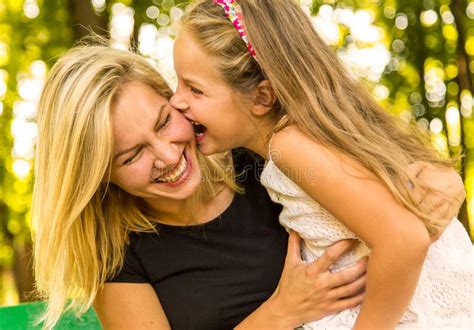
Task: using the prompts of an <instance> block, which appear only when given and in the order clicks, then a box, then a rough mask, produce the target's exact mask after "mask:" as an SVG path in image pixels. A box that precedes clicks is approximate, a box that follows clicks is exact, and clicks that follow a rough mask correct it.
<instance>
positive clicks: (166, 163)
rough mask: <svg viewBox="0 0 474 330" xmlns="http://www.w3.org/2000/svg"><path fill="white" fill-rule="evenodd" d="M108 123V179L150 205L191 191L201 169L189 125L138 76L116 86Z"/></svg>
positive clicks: (197, 182)
mask: <svg viewBox="0 0 474 330" xmlns="http://www.w3.org/2000/svg"><path fill="white" fill-rule="evenodd" d="M112 126H113V136H114V154H113V165H112V172H111V181H112V182H113V183H114V184H116V185H117V186H119V187H120V188H122V189H123V190H125V191H126V192H128V193H129V194H131V195H133V196H137V197H141V198H144V199H145V200H147V201H148V202H150V204H152V205H157V203H158V204H159V203H163V202H164V203H169V202H170V201H171V200H174V201H176V200H185V199H187V198H188V197H190V196H191V195H192V194H193V193H194V192H195V191H196V189H197V187H198V186H199V183H200V181H201V174H200V169H199V165H198V162H197V157H196V144H195V140H194V134H193V129H192V126H191V124H190V123H189V122H188V121H187V120H186V119H185V118H184V117H183V116H182V115H181V114H180V113H179V112H178V111H177V110H175V109H173V108H172V107H171V106H170V104H169V103H168V101H167V100H166V99H165V98H164V97H162V96H160V95H159V94H158V93H157V92H156V91H155V90H154V89H153V88H151V87H150V86H148V85H146V84H144V83H141V82H138V81H135V82H129V83H126V84H125V85H124V86H122V90H121V93H120V95H119V98H118V100H117V101H116V102H115V104H114V106H113V108H112ZM163 205H164V204H163Z"/></svg>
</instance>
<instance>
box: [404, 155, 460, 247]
mask: <svg viewBox="0 0 474 330" xmlns="http://www.w3.org/2000/svg"><path fill="white" fill-rule="evenodd" d="M408 172H409V174H410V176H411V177H412V178H413V179H414V178H417V179H418V180H420V181H422V182H423V183H424V184H426V185H427V186H429V187H431V188H433V190H430V191H425V190H423V189H421V188H418V189H417V190H415V191H414V196H415V200H416V201H417V202H418V206H419V208H420V211H422V212H425V213H428V214H430V215H431V216H432V217H433V218H437V219H440V220H442V221H443V224H444V228H446V227H447V226H448V225H449V224H450V223H451V220H452V219H453V218H454V217H455V216H457V214H458V212H459V209H460V208H461V205H462V203H463V201H464V199H465V198H466V192H465V190H464V184H463V181H462V178H461V176H460V175H459V174H458V173H457V172H456V171H455V170H454V169H446V168H442V167H437V166H434V165H432V164H430V163H426V162H416V163H413V164H411V165H410V166H409V167H408ZM414 189H416V188H414ZM437 191H438V192H437ZM441 192H442V193H441ZM444 228H443V229H442V230H440V231H439V232H438V233H437V234H436V235H434V236H432V237H431V240H432V241H435V240H437V239H438V238H439V236H441V234H442V232H443V230H444Z"/></svg>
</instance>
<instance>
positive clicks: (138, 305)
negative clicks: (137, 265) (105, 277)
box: [94, 283, 171, 330]
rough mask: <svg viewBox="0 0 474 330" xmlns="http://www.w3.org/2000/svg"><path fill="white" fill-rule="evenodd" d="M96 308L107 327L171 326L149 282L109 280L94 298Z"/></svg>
mask: <svg viewBox="0 0 474 330" xmlns="http://www.w3.org/2000/svg"><path fill="white" fill-rule="evenodd" d="M94 309H95V311H96V313H97V315H98V316H99V319H100V322H101V324H102V327H103V329H104V330H108V329H112V330H115V329H124V330H125V329H127V330H141V329H160V330H161V329H171V327H170V324H169V322H168V320H167V318H166V315H165V313H164V311H163V308H162V307H161V303H160V300H159V299H158V296H157V295H156V292H155V290H153V287H152V286H151V285H150V284H148V283H106V284H104V287H103V289H102V290H100V291H99V293H98V295H97V297H96V299H95V301H94Z"/></svg>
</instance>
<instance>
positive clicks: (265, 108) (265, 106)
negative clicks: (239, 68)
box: [252, 80, 277, 116]
mask: <svg viewBox="0 0 474 330" xmlns="http://www.w3.org/2000/svg"><path fill="white" fill-rule="evenodd" d="M253 93H254V98H253V105H252V113H253V114H254V115H255V116H263V115H266V114H267V113H268V112H270V110H272V108H273V105H274V104H275V102H276V100H277V97H276V94H275V91H274V90H273V88H272V86H271V85H270V82H269V81H268V80H262V81H261V82H260V83H259V84H258V86H257V88H256V89H255V91H254V92H253Z"/></svg>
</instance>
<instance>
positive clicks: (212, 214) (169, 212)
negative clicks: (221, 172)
mask: <svg viewBox="0 0 474 330" xmlns="http://www.w3.org/2000/svg"><path fill="white" fill-rule="evenodd" d="M216 191H218V193H217V194H216V196H214V197H213V198H212V199H211V200H209V201H200V202H199V203H197V204H196V202H194V201H193V200H195V198H192V197H190V198H188V199H186V200H171V201H169V200H168V201H167V202H166V203H160V205H156V204H155V203H153V201H147V203H148V204H149V205H150V206H151V207H152V209H153V210H154V211H155V214H156V216H155V221H156V222H159V223H162V224H167V225H173V226H189V225H196V224H203V223H206V222H209V221H211V220H213V219H215V218H216V217H218V216H219V215H220V214H222V213H223V212H224V211H225V210H226V209H227V208H228V207H229V206H230V204H231V203H232V200H233V197H234V191H233V190H232V189H230V188H229V187H228V186H227V185H225V184H223V183H219V184H217V185H216Z"/></svg>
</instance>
